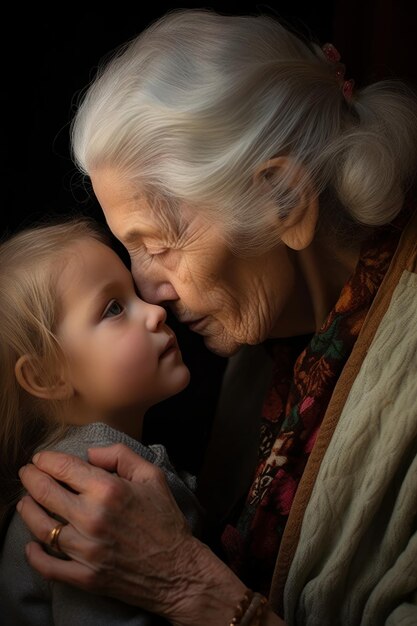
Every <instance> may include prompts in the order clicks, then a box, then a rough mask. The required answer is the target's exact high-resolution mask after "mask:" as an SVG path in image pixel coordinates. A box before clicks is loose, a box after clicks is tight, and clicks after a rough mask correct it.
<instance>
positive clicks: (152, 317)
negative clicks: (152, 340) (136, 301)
mask: <svg viewBox="0 0 417 626" xmlns="http://www.w3.org/2000/svg"><path fill="white" fill-rule="evenodd" d="M143 304H144V306H145V307H146V311H145V314H146V328H147V329H148V330H149V331H150V332H156V331H157V330H158V329H159V328H160V326H162V324H164V323H165V322H166V319H167V312H166V310H165V309H164V308H163V307H162V306H159V305H157V304H149V303H148V302H144V303H143Z"/></svg>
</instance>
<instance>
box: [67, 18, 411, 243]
mask: <svg viewBox="0 0 417 626" xmlns="http://www.w3.org/2000/svg"><path fill="white" fill-rule="evenodd" d="M72 147H73V156H74V160H75V162H76V163H77V165H78V167H79V168H80V170H81V171H82V172H83V173H85V174H87V175H91V174H92V173H93V172H94V170H95V169H97V168H103V167H106V166H109V167H112V168H115V169H116V170H117V171H119V172H120V174H121V175H122V176H123V177H124V178H123V180H125V181H126V182H127V183H129V184H132V185H133V187H134V188H140V189H142V190H143V191H144V192H145V193H148V194H149V195H150V196H151V197H153V198H155V200H157V201H158V202H160V201H161V199H162V201H163V202H164V203H165V206H166V210H167V211H171V213H172V212H174V213H175V210H176V207H177V206H178V204H179V203H182V202H184V203H187V204H189V205H191V206H192V207H193V208H195V209H196V210H200V211H204V212H205V213H206V215H207V217H208V218H210V219H213V220H215V221H217V222H218V223H220V224H221V225H222V226H223V229H224V233H225V237H227V239H228V240H229V242H230V245H231V246H232V247H234V248H235V249H239V250H240V251H241V252H242V251H245V252H247V253H253V252H256V251H257V250H258V249H259V250H264V249H265V248H267V247H269V246H271V245H275V244H276V243H277V241H276V232H275V230H274V229H271V228H270V227H269V224H270V221H269V220H270V212H269V211H270V207H271V202H270V201H271V200H272V201H273V206H275V207H278V211H279V214H280V215H281V216H283V217H285V216H287V215H288V214H289V213H290V212H291V209H292V207H293V206H294V205H295V203H296V199H297V197H299V195H300V194H302V193H303V190H304V188H305V185H307V184H311V182H313V185H314V189H315V191H316V192H317V194H318V195H320V194H322V192H324V191H326V194H324V196H323V202H324V197H326V198H332V199H333V200H334V207H331V209H332V210H331V211H328V210H327V211H326V217H327V219H330V220H331V219H334V220H335V221H336V222H339V221H340V217H341V216H340V215H339V214H340V213H342V214H343V215H345V214H346V215H347V216H348V222H352V221H354V222H355V223H360V224H364V225H367V226H371V227H373V226H378V225H382V224H385V223H388V222H390V221H391V220H392V219H393V218H395V216H396V215H397V214H398V212H399V211H400V210H401V207H402V204H403V200H404V195H405V193H406V191H407V189H408V187H409V186H410V185H411V182H412V179H413V177H414V176H415V171H416V163H417V154H416V150H417V106H416V99H415V95H414V94H413V93H412V92H411V90H410V89H409V88H407V87H406V86H405V85H403V84H401V83H400V82H398V81H391V82H386V81H383V82H377V83H375V84H373V85H370V86H368V87H365V88H362V89H360V88H356V89H355V90H354V92H353V97H352V99H351V100H350V101H347V100H346V98H345V97H344V96H343V93H342V88H341V81H340V78H338V76H337V73H336V69H335V66H334V64H332V63H330V62H329V61H328V60H327V59H326V57H325V55H324V54H323V52H322V50H321V47H320V46H318V45H317V44H316V43H314V42H312V41H311V42H305V41H303V40H302V39H301V38H299V37H298V36H296V35H295V34H293V33H291V32H290V31H289V30H288V29H286V28H285V27H284V26H282V25H281V24H280V22H279V21H278V20H277V19H275V18H272V17H268V16H264V15H259V16H225V15H220V14H217V13H215V12H213V11H210V10H205V9H197V10H187V9H185V10H174V11H171V12H168V13H167V14H166V15H165V16H163V17H162V18H160V19H159V20H157V21H156V22H155V23H153V24H151V25H150V26H149V27H148V28H147V29H145V30H144V31H143V32H142V33H141V34H140V35H139V36H138V37H137V38H135V39H133V40H132V41H130V42H128V43H127V44H125V45H124V46H123V47H121V48H120V49H119V50H118V51H117V52H116V53H114V54H113V55H112V57H111V58H110V59H107V62H106V63H105V64H104V63H103V65H102V67H101V68H100V70H99V72H98V74H97V77H96V78H95V79H94V80H93V81H92V84H91V85H90V86H89V87H88V89H87V90H86V92H85V94H84V95H83V98H82V99H80V106H79V108H78V111H77V113H76V116H75V118H74V120H73V125H72ZM277 155H286V156H290V157H291V161H292V162H293V163H294V168H296V169H295V170H294V171H303V172H305V175H304V176H298V183H297V186H296V187H295V188H294V187H293V185H292V184H290V183H291V181H293V180H294V175H293V173H292V172H291V171H289V172H287V173H286V175H284V174H283V175H282V176H281V177H280V176H279V175H278V176H276V178H275V180H274V181H273V183H274V184H273V186H272V189H271V190H270V191H268V192H267V191H265V190H262V187H261V186H256V185H253V177H254V173H255V172H256V171H257V169H258V168H259V166H260V165H261V164H262V163H265V162H266V161H268V159H271V158H272V157H274V156H277ZM300 165H302V168H300V167H299V166H300ZM329 191H330V193H329ZM325 208H326V207H325ZM356 230H358V229H357V228H356Z"/></svg>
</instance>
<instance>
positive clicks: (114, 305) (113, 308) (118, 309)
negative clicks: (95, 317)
mask: <svg viewBox="0 0 417 626" xmlns="http://www.w3.org/2000/svg"><path fill="white" fill-rule="evenodd" d="M123 311H124V307H123V306H122V305H121V304H120V302H118V301H117V300H112V301H111V302H110V304H109V305H108V307H107V308H106V309H105V311H104V313H103V319H104V318H106V317H116V316H117V315H120V314H121V313H123Z"/></svg>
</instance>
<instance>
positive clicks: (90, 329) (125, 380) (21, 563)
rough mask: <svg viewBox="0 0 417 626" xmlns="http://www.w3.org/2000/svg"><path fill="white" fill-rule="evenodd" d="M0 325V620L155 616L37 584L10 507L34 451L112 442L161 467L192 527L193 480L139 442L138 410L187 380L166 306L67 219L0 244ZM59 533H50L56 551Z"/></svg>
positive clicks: (14, 624)
mask: <svg viewBox="0 0 417 626" xmlns="http://www.w3.org/2000/svg"><path fill="white" fill-rule="evenodd" d="M0 320H1V321H0V381H1V383H0V472H1V474H0V478H1V490H0V522H1V524H2V541H1V544H2V550H1V553H0V615H1V623H2V625H3V626H9V625H10V626H20V625H24V624H30V625H31V626H35V625H36V626H37V625H39V626H46V625H47V624H56V625H59V626H62V625H64V624H71V625H74V624H85V625H89V624H118V625H120V624H129V625H133V624H135V625H136V624H141V625H142V624H157V623H162V622H160V618H159V617H157V616H155V615H151V614H149V613H146V612H144V611H140V610H139V609H137V608H135V607H131V606H128V605H125V604H123V603H121V602H119V601H118V600H112V599H106V598H101V597H98V596H93V595H92V594H88V593H84V592H83V591H80V590H78V589H75V588H72V587H70V586H68V585H65V584H61V583H48V582H47V581H45V580H43V579H42V578H41V576H40V575H38V574H37V573H36V572H35V571H34V570H33V569H32V568H30V566H29V565H28V564H27V562H26V560H25V553H24V549H25V544H26V543H27V542H28V541H31V540H32V539H33V537H31V535H30V533H29V532H28V531H27V530H26V527H25V526H24V524H23V523H22V521H21V520H20V517H19V516H18V515H17V514H16V513H15V512H14V505H15V504H16V502H17V500H18V499H19V497H21V495H22V486H21V484H20V483H19V481H18V477H17V471H18V468H20V467H21V466H22V465H23V464H26V463H28V462H30V460H31V458H32V456H33V454H34V452H35V450H36V449H38V448H45V447H49V448H53V449H56V450H62V451H65V452H70V453H73V454H77V455H78V456H80V457H82V458H84V459H85V458H87V449H88V448H89V447H97V446H106V445H111V444H114V443H118V442H120V443H124V444H126V445H128V446H129V447H130V448H132V449H133V450H134V451H135V452H137V453H138V454H140V455H142V456H143V457H144V458H145V459H147V460H148V461H151V462H153V463H155V464H157V465H159V466H160V467H161V468H163V470H164V471H165V474H166V477H167V481H168V484H169V486H170V488H171V489H172V493H173V495H174V497H175V498H176V500H177V502H178V504H179V506H180V507H181V509H182V511H183V513H184V515H185V518H186V520H187V522H188V524H189V526H190V530H191V531H193V532H197V526H198V521H199V515H200V509H199V505H198V503H197V501H196V499H195V496H194V494H193V492H192V489H193V487H194V485H193V483H194V479H193V477H191V476H188V475H185V474H184V475H182V476H181V477H180V476H179V475H178V474H177V473H176V471H175V470H174V468H173V467H172V466H171V464H170V463H169V460H168V458H167V455H166V452H165V449H164V448H163V447H162V446H157V445H153V446H149V447H145V446H144V445H142V444H141V443H140V442H139V440H140V437H141V431H142V422H143V418H144V415H145V412H146V411H147V409H149V408H150V407H151V406H152V405H153V404H155V403H157V402H159V401H162V400H164V399H165V398H168V397H169V396H171V395H173V394H175V393H178V392H179V391H181V390H182V389H184V387H185V386H186V385H187V384H188V381H189V371H188V369H187V367H186V366H185V365H184V363H183V361H182V357H181V353H180V350H179V348H178V344H177V341H176V338H175V335H174V333H173V331H172V330H171V329H170V328H169V327H168V326H167V325H166V324H165V320H166V312H165V310H164V309H163V308H162V307H160V306H155V305H151V304H147V303H146V302H144V301H143V300H141V299H140V298H139V297H138V295H137V292H136V289H135V285H134V283H133V280H132V277H131V274H130V272H129V270H128V269H127V268H126V266H125V265H124V263H123V262H122V260H121V259H120V257H119V256H118V255H117V254H116V253H115V252H114V251H113V250H112V249H111V247H110V240H109V239H108V238H107V235H106V233H105V232H104V229H101V227H100V226H99V225H98V224H95V223H94V222H92V221H91V220H89V219H87V218H76V219H72V220H69V221H64V222H61V223H58V224H54V225H48V226H38V227H35V228H31V229H28V230H25V231H23V232H21V233H19V234H17V235H14V236H12V237H11V238H10V239H9V240H7V241H6V242H4V243H3V244H2V245H1V246H0ZM59 521H60V522H63V523H65V520H59ZM62 528H63V524H60V523H58V524H57V526H56V527H55V528H54V529H52V530H51V533H50V548H53V549H54V550H55V551H58V552H60V550H59V532H60V530H61V529H62ZM60 555H61V556H62V557H63V558H67V557H66V556H65V555H63V553H62V552H61V553H60Z"/></svg>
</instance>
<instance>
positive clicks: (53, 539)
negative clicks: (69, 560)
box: [49, 523, 65, 552]
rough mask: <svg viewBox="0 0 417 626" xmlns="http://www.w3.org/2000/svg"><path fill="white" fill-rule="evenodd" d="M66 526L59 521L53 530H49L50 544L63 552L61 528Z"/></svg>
mask: <svg viewBox="0 0 417 626" xmlns="http://www.w3.org/2000/svg"><path fill="white" fill-rule="evenodd" d="M64 526H65V524H61V523H59V524H57V525H56V526H54V527H53V528H52V530H51V531H50V532H49V545H50V547H51V548H52V549H54V550H57V551H58V552H62V550H61V548H60V547H59V543H58V539H59V535H60V533H61V530H62V529H63V528H64Z"/></svg>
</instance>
